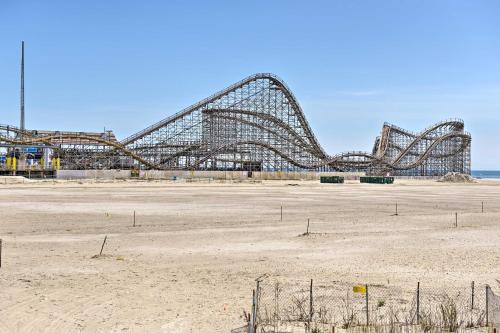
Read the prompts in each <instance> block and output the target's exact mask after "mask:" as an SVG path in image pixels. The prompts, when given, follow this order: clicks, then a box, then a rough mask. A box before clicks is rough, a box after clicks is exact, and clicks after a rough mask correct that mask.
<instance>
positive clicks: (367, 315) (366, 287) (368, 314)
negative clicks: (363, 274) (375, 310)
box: [365, 284, 370, 327]
mask: <svg viewBox="0 0 500 333" xmlns="http://www.w3.org/2000/svg"><path fill="white" fill-rule="evenodd" d="M365 294H366V327H368V325H370V310H369V309H368V285H367V284H366V285H365Z"/></svg>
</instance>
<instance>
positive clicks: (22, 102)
mask: <svg viewBox="0 0 500 333" xmlns="http://www.w3.org/2000/svg"><path fill="white" fill-rule="evenodd" d="M24 125H25V124H24V41H22V43H21V126H20V129H21V131H24ZM21 138H22V133H21Z"/></svg>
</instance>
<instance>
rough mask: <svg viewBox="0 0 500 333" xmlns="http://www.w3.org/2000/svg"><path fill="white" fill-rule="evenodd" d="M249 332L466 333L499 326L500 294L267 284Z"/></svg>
mask: <svg viewBox="0 0 500 333" xmlns="http://www.w3.org/2000/svg"><path fill="white" fill-rule="evenodd" d="M252 300H253V305H252V311H251V313H250V315H249V318H248V326H247V327H246V328H245V329H244V330H242V331H241V332H245V333H257V332H258V333H271V332H272V333H295V332H301V333H303V332H306V333H330V332H333V333H335V331H337V332H360V333H361V332H375V333H386V332H387V333H398V332H400V333H405V332H406V333H409V332H443V331H446V332H465V331H466V330H468V331H470V330H474V329H481V328H486V327H497V326H498V325H500V296H499V295H497V294H495V293H494V292H493V290H492V289H491V288H490V287H489V286H488V285H485V284H476V283H474V282H472V283H471V285H470V286H469V287H456V286H452V285H447V286H444V287H440V288H438V287H430V286H424V285H422V284H421V283H420V282H418V283H417V284H416V285H415V288H413V289H403V288H400V287H397V286H392V285H391V286H384V285H376V284H369V285H363V284H361V285H360V284H352V283H346V282H330V283H323V282H322V283H317V282H315V281H313V280H310V281H302V282H279V281H273V280H268V279H266V280H262V281H260V280H259V281H258V282H257V286H256V289H255V290H254V291H253V298H252Z"/></svg>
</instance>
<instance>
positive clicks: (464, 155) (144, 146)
mask: <svg viewBox="0 0 500 333" xmlns="http://www.w3.org/2000/svg"><path fill="white" fill-rule="evenodd" d="M470 142H471V136H470V134H469V133H467V132H466V131H465V129H464V123H463V121H461V120H448V121H443V122H440V123H438V124H435V125H433V126H431V127H429V128H428V129H425V130H423V131H422V132H419V133H413V132H410V131H407V130H404V129H401V128H399V127H397V126H394V125H391V124H388V123H386V124H384V126H383V128H382V132H381V135H380V137H378V138H377V139H376V140H375V144H374V147H373V150H372V152H346V153H341V154H337V155H328V154H327V153H326V152H325V150H324V149H323V148H322V147H321V145H320V143H319V142H318V140H317V138H316V136H315V135H314V133H313V131H312V129H311V127H310V125H309V123H308V122H307V119H306V117H305V115H304V112H303V111H302V109H301V107H300V105H299V103H298V101H297V99H296V98H295V97H294V95H293V93H292V92H291V90H290V89H289V88H288V87H287V85H286V84H285V82H283V81H282V80H281V79H280V78H278V77H277V76H275V75H273V74H267V73H265V74H256V75H252V76H250V77H247V78H245V79H243V80H241V81H240V82H237V83H235V84H233V85H231V86H230V87H228V88H226V89H224V90H222V91H220V92H218V93H216V94H214V95H212V96H210V97H208V98H206V99H204V100H202V101H200V102H198V103H196V104H194V105H192V106H190V107H188V108H186V109H184V110H181V111H180V112H178V113H176V114H174V115H172V116H170V117H168V118H165V119H163V120H161V121H159V122H157V123H155V124H153V125H151V126H149V127H148V128H145V129H143V130H141V131H139V132H137V133H135V134H133V135H131V136H129V137H127V138H126V139H124V140H122V141H117V140H116V139H115V137H114V135H112V133H111V132H109V133H80V132H53V131H27V130H21V129H18V128H15V127H12V126H0V146H1V145H2V144H3V146H4V147H10V148H9V149H8V152H7V154H10V155H12V156H15V154H16V151H19V150H20V149H21V148H22V147H33V146H34V147H39V146H40V147H44V149H46V153H45V154H52V155H53V156H57V157H58V158H60V167H61V168H65V169H87V168H88V169H99V168H142V169H160V170H169V169H188V170H249V171H252V170H253V171H285V172H286V171H304V170H315V171H364V172H367V173H368V174H377V175H378V174H383V175H386V174H390V175H411V176H423V175H431V176H436V175H443V174H446V173H447V172H451V171H454V172H462V173H470ZM50 160H51V159H50V158H49V161H50Z"/></svg>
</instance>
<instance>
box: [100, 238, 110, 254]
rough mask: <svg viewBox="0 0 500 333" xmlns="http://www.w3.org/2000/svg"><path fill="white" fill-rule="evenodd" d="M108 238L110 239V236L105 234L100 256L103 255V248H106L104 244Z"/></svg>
mask: <svg viewBox="0 0 500 333" xmlns="http://www.w3.org/2000/svg"><path fill="white" fill-rule="evenodd" d="M106 239H108V236H107V235H106V236H104V242H102V246H101V252H99V256H101V255H102V250H103V249H104V244H106Z"/></svg>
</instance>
